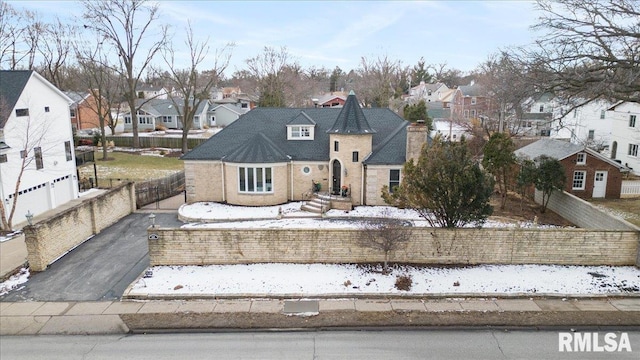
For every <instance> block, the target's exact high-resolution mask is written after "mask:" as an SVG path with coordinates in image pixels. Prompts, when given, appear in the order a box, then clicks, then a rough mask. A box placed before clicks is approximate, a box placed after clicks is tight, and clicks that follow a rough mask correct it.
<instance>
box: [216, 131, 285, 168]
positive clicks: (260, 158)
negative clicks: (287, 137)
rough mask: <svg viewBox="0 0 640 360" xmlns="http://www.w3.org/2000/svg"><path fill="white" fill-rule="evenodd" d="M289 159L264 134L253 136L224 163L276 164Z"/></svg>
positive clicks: (226, 157) (227, 156) (226, 158)
mask: <svg viewBox="0 0 640 360" xmlns="http://www.w3.org/2000/svg"><path fill="white" fill-rule="evenodd" d="M290 159H291V158H290V157H289V156H287V154H286V153H285V152H284V151H282V149H280V148H279V147H278V146H277V145H276V144H274V143H273V141H271V140H269V138H267V137H266V136H265V135H264V134H262V133H258V134H255V135H254V136H253V137H252V138H251V139H250V140H249V141H248V142H246V143H244V144H242V145H240V146H238V147H237V148H235V149H234V150H233V151H232V152H231V153H230V154H229V155H226V156H225V157H224V160H225V161H228V162H233V163H265V164H266V163H276V162H285V161H289V160H290Z"/></svg>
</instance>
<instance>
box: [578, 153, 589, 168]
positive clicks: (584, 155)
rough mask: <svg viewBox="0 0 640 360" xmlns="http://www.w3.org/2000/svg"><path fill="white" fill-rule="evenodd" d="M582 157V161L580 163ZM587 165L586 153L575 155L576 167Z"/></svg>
mask: <svg viewBox="0 0 640 360" xmlns="http://www.w3.org/2000/svg"><path fill="white" fill-rule="evenodd" d="M580 155H582V161H580V157H581V156H580ZM586 163H587V153H584V152H580V153H577V154H576V165H585V164H586Z"/></svg>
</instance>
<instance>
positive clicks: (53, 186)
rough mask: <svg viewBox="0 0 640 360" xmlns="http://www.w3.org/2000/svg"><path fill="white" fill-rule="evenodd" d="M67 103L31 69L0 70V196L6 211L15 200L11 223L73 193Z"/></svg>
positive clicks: (72, 196) (73, 167)
mask: <svg viewBox="0 0 640 360" xmlns="http://www.w3.org/2000/svg"><path fill="white" fill-rule="evenodd" d="M72 103H73V101H72V100H71V99H70V98H69V97H68V96H66V95H65V94H64V93H63V92H62V91H60V90H59V89H57V88H56V87H55V86H53V85H52V84H51V83H50V82H48V81H47V80H46V79H44V78H43V77H42V76H40V75H39V74H38V73H36V72H35V71H0V180H1V181H0V183H1V184H0V199H1V201H4V205H5V209H6V211H7V215H8V212H9V211H10V210H11V207H12V206H13V203H14V201H17V203H16V210H15V215H14V223H20V222H23V221H24V220H25V214H27V212H30V213H32V214H34V215H38V214H42V213H44V212H45V211H48V210H51V209H54V208H56V207H58V206H60V205H62V204H64V203H66V202H68V201H70V200H73V199H76V198H77V197H78V179H77V177H76V162H75V153H74V150H73V134H72V131H71V120H70V116H69V105H70V104H72ZM23 161H24V162H25V167H24V173H23V174H22V178H21V181H20V183H19V184H18V176H19V173H20V172H21V171H22V169H23ZM16 185H17V186H18V194H19V195H18V196H17V197H15V196H14V194H15V190H16V189H15V188H16Z"/></svg>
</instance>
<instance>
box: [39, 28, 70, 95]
mask: <svg viewBox="0 0 640 360" xmlns="http://www.w3.org/2000/svg"><path fill="white" fill-rule="evenodd" d="M43 30H44V31H43V33H42V35H41V37H42V41H40V42H38V52H39V53H40V54H41V55H42V58H43V61H42V66H41V68H42V76H44V77H45V78H46V79H47V80H49V82H51V83H52V84H53V85H54V86H55V87H57V88H58V89H63V88H64V87H63V82H64V81H63V80H64V79H63V76H64V73H63V71H64V65H65V64H66V63H67V58H68V57H69V54H72V53H73V43H74V40H75V35H76V33H77V27H76V26H75V25H68V24H63V23H62V21H60V19H58V18H56V20H55V22H54V23H52V24H46V26H45V27H44V29H43Z"/></svg>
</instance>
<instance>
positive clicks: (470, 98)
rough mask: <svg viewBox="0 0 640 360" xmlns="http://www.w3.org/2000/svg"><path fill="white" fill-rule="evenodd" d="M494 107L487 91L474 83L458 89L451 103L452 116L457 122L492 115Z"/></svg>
mask: <svg viewBox="0 0 640 360" xmlns="http://www.w3.org/2000/svg"><path fill="white" fill-rule="evenodd" d="M494 107H495V106H494V105H493V104H492V102H491V98H490V97H488V96H487V94H486V91H485V89H484V88H483V87H482V86H480V85H478V84H475V83H473V82H472V83H471V84H469V85H465V86H458V87H457V88H456V90H455V92H454V93H453V100H452V102H451V116H452V117H453V119H455V120H463V119H464V120H467V121H468V120H472V119H481V118H482V117H483V116H488V115H489V114H491V113H492V112H493V111H494Z"/></svg>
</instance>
